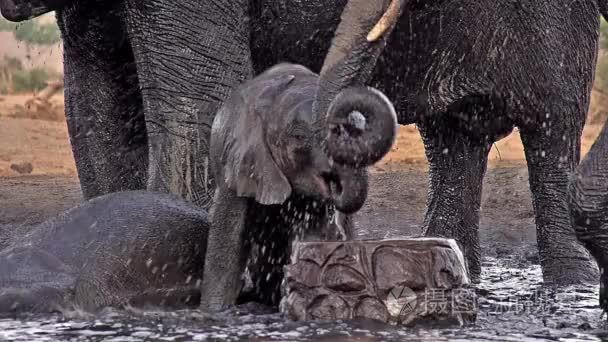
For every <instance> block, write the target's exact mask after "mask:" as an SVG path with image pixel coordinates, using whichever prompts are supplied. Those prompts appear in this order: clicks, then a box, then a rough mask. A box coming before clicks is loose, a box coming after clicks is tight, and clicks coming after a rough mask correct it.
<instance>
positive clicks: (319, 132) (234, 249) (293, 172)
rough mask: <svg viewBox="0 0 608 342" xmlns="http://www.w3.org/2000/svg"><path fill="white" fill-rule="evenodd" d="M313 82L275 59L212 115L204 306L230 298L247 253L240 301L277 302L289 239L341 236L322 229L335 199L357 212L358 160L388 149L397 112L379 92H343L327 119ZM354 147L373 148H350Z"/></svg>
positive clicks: (362, 170) (361, 190)
mask: <svg viewBox="0 0 608 342" xmlns="http://www.w3.org/2000/svg"><path fill="white" fill-rule="evenodd" d="M318 81H319V77H318V75H317V74H315V73H313V72H311V71H310V70H308V69H306V68H304V67H302V66H300V65H293V64H279V65H277V66H275V67H272V68H270V69H269V70H268V71H266V72H264V73H262V74H261V75H259V76H257V77H256V78H254V79H253V80H251V81H248V82H245V83H244V84H243V85H242V86H240V87H239V88H237V90H236V91H235V92H234V94H233V95H232V96H231V97H230V98H229V99H228V100H227V101H226V103H225V104H224V106H222V108H221V109H220V111H219V112H218V114H217V116H216V119H215V121H214V123H213V128H212V134H211V155H210V157H211V161H212V162H211V167H212V171H213V173H214V176H215V179H216V181H217V182H216V183H217V188H216V192H215V197H214V202H213V206H212V209H211V228H210V231H209V242H208V246H207V256H206V259H205V271H204V274H205V279H203V284H202V289H201V306H202V308H203V309H205V310H211V311H213V310H219V309H223V308H226V307H228V306H230V305H233V304H236V303H237V296H238V294H239V292H240V291H241V288H242V281H241V275H242V274H243V272H244V271H245V267H246V265H247V260H248V257H249V256H250V252H252V253H253V258H251V260H250V263H249V271H250V273H251V274H252V283H253V284H252V285H253V286H252V287H253V289H252V291H251V293H249V295H248V296H245V298H246V299H247V300H252V299H254V300H256V301H260V302H263V303H267V304H270V305H277V304H278V302H279V300H280V291H279V289H280V287H279V285H280V283H281V280H282V278H283V266H284V265H286V264H287V263H288V262H289V256H290V254H291V244H292V242H293V241H294V240H296V239H297V240H317V241H318V240H322V241H323V240H336V239H341V238H343V237H344V236H348V232H341V234H338V233H337V232H335V231H334V230H333V229H332V228H331V226H330V223H331V219H332V218H333V205H335V208H336V209H337V210H339V211H341V212H343V213H347V214H350V213H354V212H356V211H357V210H359V209H360V208H361V206H362V205H363V203H364V201H365V199H366V197H367V187H368V179H367V169H366V166H368V165H371V164H373V163H375V162H376V161H378V160H379V159H380V158H382V156H383V155H385V154H386V153H387V152H388V151H389V149H390V147H391V146H392V143H393V141H394V137H395V134H396V117H395V113H394V111H393V107H392V104H391V103H390V102H388V100H387V99H386V98H385V97H384V95H382V94H381V93H379V92H378V91H375V90H372V89H368V88H349V89H346V90H345V91H343V92H342V93H340V94H339V95H338V96H336V98H335V100H334V101H332V103H331V105H330V107H329V108H330V109H329V111H328V116H327V117H325V116H324V115H322V116H318V115H316V114H315V113H314V111H313V104H314V100H315V95H316V94H317V92H318V88H319V87H318ZM357 118H358V119H359V120H360V121H357V120H354V119H357ZM330 145H341V146H342V147H343V149H349V148H352V151H351V154H350V155H349V157H350V159H348V160H344V162H343V163H339V162H338V161H336V158H334V157H335V154H333V153H331V151H332V149H331V148H329V147H328V146H330ZM362 146H373V150H366V151H362V150H358V148H360V147H361V148H362ZM323 147H325V148H323ZM326 151H327V152H326ZM355 151H358V152H355ZM340 235H342V236H340ZM252 247H253V248H252ZM252 249H253V251H252Z"/></svg>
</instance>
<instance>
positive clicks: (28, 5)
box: [0, 0, 68, 22]
mask: <svg viewBox="0 0 608 342" xmlns="http://www.w3.org/2000/svg"><path fill="white" fill-rule="evenodd" d="M67 3H68V0H0V12H2V16H3V17H4V18H6V19H7V20H10V21H14V22H20V21H25V20H28V19H32V18H36V17H38V16H41V15H43V14H45V13H48V12H51V11H55V10H58V9H60V8H62V7H64V6H65V5H67Z"/></svg>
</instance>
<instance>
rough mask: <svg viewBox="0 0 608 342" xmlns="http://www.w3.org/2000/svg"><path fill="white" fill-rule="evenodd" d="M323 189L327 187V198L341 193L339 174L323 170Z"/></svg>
mask: <svg viewBox="0 0 608 342" xmlns="http://www.w3.org/2000/svg"><path fill="white" fill-rule="evenodd" d="M321 178H322V179H323V182H324V186H325V189H327V190H326V191H327V197H328V198H336V197H338V196H340V195H342V191H343V190H344V189H343V188H342V183H341V182H340V176H338V175H337V174H336V173H334V172H323V173H322V174H321Z"/></svg>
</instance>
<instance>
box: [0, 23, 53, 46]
mask: <svg viewBox="0 0 608 342" xmlns="http://www.w3.org/2000/svg"><path fill="white" fill-rule="evenodd" d="M0 31H9V32H13V35H14V36H15V38H16V39H17V40H19V41H22V42H24V43H25V44H36V45H52V44H55V43H58V42H59V41H60V40H61V34H60V33H59V28H58V27H57V24H56V23H52V24H39V23H38V21H37V20H36V19H32V20H26V21H23V22H21V23H18V24H16V23H12V22H10V21H8V20H6V19H4V18H2V17H0Z"/></svg>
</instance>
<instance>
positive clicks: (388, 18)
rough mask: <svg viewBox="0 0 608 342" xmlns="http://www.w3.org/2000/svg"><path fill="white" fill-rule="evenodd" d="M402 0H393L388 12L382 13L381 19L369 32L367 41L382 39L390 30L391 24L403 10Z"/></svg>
mask: <svg viewBox="0 0 608 342" xmlns="http://www.w3.org/2000/svg"><path fill="white" fill-rule="evenodd" d="M401 4H402V0H392V1H391V3H390V5H388V8H387V9H386V12H384V14H383V15H382V17H381V18H380V20H378V22H377V23H376V26H374V28H372V30H371V31H369V33H368V34H367V41H368V42H370V43H372V42H375V41H377V40H378V39H380V37H382V35H384V34H385V33H386V31H388V30H389V29H390V28H391V26H393V25H394V24H395V22H396V21H397V19H398V18H399V12H400V11H401Z"/></svg>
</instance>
